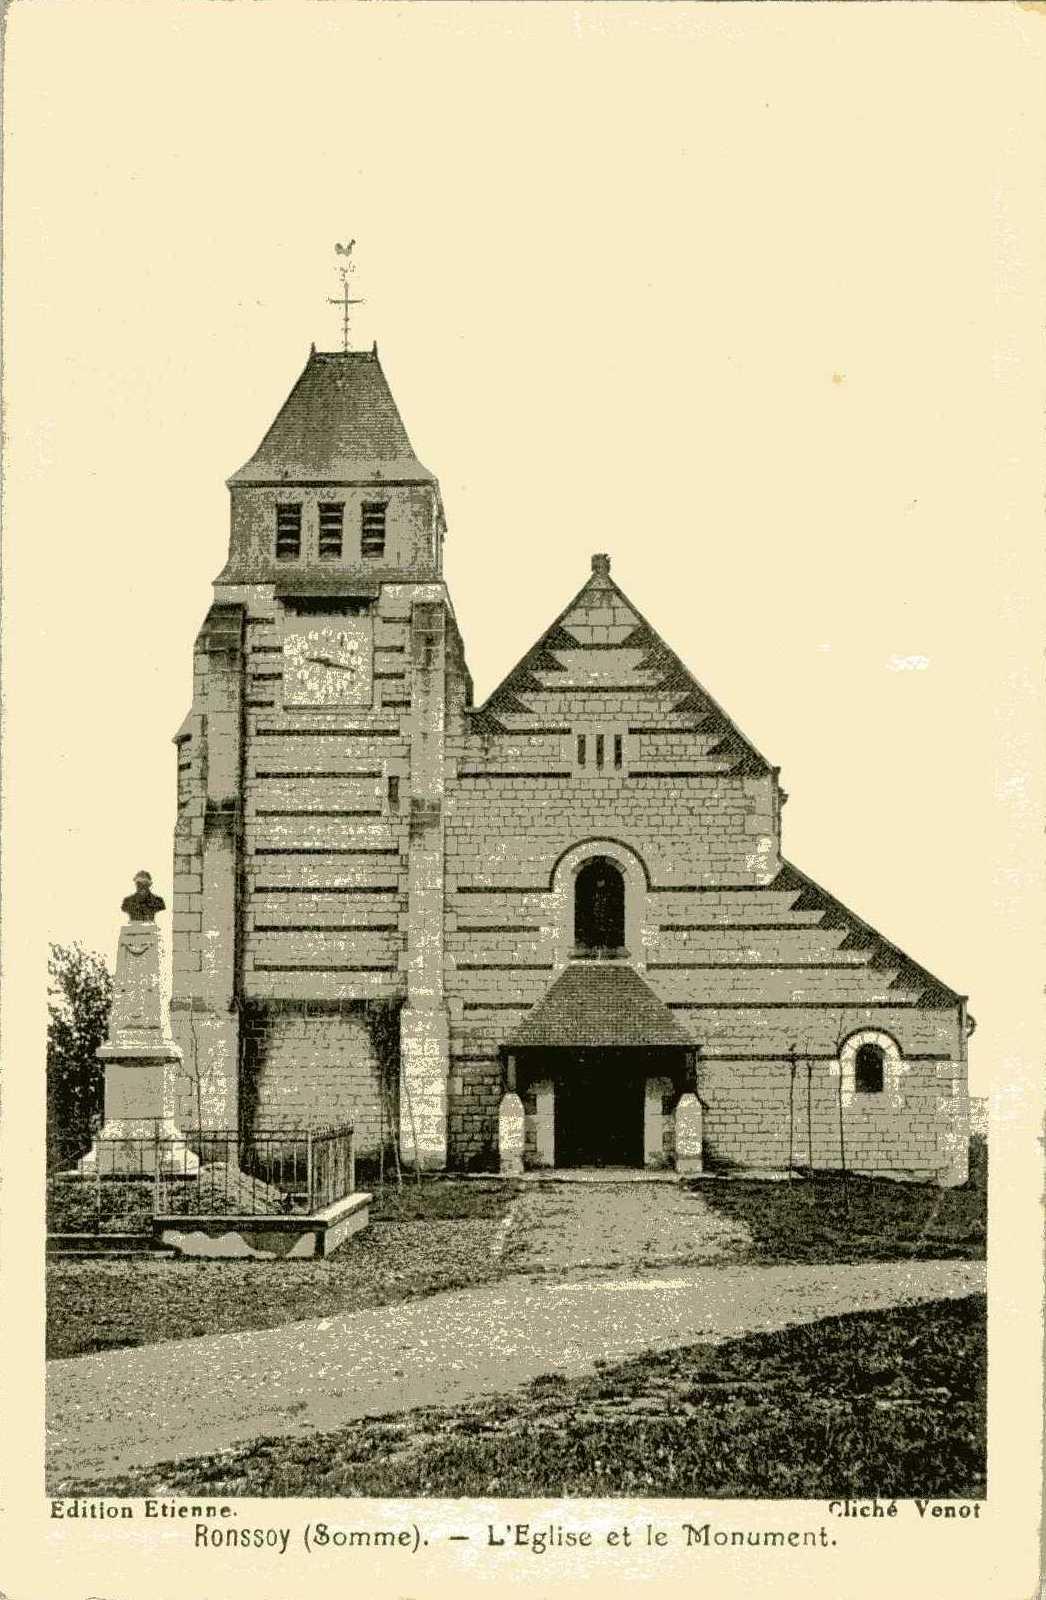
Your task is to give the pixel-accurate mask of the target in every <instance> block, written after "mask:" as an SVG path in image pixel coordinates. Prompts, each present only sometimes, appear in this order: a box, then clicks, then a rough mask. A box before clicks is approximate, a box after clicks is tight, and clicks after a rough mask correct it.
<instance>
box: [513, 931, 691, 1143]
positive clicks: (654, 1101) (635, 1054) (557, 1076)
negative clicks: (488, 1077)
mask: <svg viewBox="0 0 1046 1600" xmlns="http://www.w3.org/2000/svg"><path fill="white" fill-rule="evenodd" d="M502 1054H503V1073H504V1085H505V1094H504V1097H503V1100H502V1106H501V1115H500V1117H499V1148H500V1154H501V1163H502V1170H503V1171H520V1170H522V1169H523V1168H530V1169H539V1170H540V1169H544V1170H547V1169H549V1168H558V1169H562V1168H570V1169H579V1168H580V1169H586V1168H590V1169H595V1170H608V1169H633V1170H635V1169H640V1170H646V1169H649V1170H657V1169H663V1168H668V1167H671V1166H673V1165H678V1166H680V1168H681V1169H684V1170H688V1171H693V1170H695V1165H694V1160H693V1157H694V1135H695V1126H696V1138H697V1147H696V1156H697V1165H698V1166H699V1164H700V1115H701V1113H700V1105H699V1102H698V1101H697V1100H696V1098H695V1096H694V1094H693V1092H692V1091H693V1088H694V1056H695V1046H694V1044H693V1041H692V1040H691V1039H690V1038H689V1037H688V1036H687V1034H686V1033H685V1032H684V1031H683V1029H682V1028H681V1027H680V1025H679V1024H678V1022H677V1021H676V1020H675V1018H674V1017H673V1015H672V1013H671V1012H670V1011H669V1010H668V1009H667V1007H666V1006H665V1005H664V1004H663V1003H662V1001H661V1000H659V999H658V997H657V996H656V995H655V994H654V992H653V990H652V989H651V988H650V987H649V985H648V984H646V983H645V982H644V981H643V979H642V978H641V977H640V976H639V974H638V973H637V972H636V970H635V969H634V967H632V966H631V965H630V964H629V963H627V962H625V961H620V960H612V961H583V960H577V961H573V962H571V964H570V965H569V966H568V967H567V968H566V969H565V970H564V971H563V972H562V973H561V974H560V976H559V977H558V978H557V979H556V980H555V982H554V983H553V984H552V985H551V987H550V988H549V990H548V992H547V993H546V994H545V996H544V998H543V999H542V1000H541V1001H539V1002H538V1004H537V1005H536V1006H535V1007H534V1008H533V1010H532V1011H531V1012H530V1013H529V1014H528V1015H527V1016H526V1017H525V1018H524V1020H523V1022H522V1023H521V1024H520V1026H519V1028H517V1030H516V1032H515V1033H514V1034H513V1035H512V1037H511V1038H510V1039H509V1040H508V1041H507V1042H506V1044H505V1046H504V1049H503V1052H502ZM677 1108H681V1109H682V1122H681V1127H680V1130H679V1132H680V1134H681V1146H680V1142H679V1140H678V1139H677V1126H676V1124H677V1120H679V1119H678V1118H677ZM679 1156H681V1157H682V1158H683V1159H682V1160H677V1157H679Z"/></svg>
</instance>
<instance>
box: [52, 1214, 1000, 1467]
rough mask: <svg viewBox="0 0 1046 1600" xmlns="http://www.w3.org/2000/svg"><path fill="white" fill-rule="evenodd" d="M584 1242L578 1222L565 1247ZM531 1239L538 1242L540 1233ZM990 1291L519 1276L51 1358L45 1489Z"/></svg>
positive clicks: (803, 1274) (767, 1274) (981, 1280)
mask: <svg viewBox="0 0 1046 1600" xmlns="http://www.w3.org/2000/svg"><path fill="white" fill-rule="evenodd" d="M525 1226H526V1225H525V1220H524V1221H523V1222H521V1227H522V1228H524V1234H523V1237H524V1242H525V1240H526V1237H527V1236H526V1232H525ZM572 1236H573V1224H569V1223H567V1222H564V1224H563V1236H562V1240H561V1247H562V1249H563V1250H564V1251H567V1250H568V1248H569V1240H570V1238H571V1237H572ZM551 1237H552V1236H551V1235H549V1238H551ZM531 1240H532V1243H533V1244H534V1247H535V1248H537V1241H538V1233H537V1232H535V1233H534V1234H532V1236H531ZM610 1243H611V1244H612V1243H613V1241H612V1240H611V1241H610ZM556 1248H557V1249H558V1248H560V1246H557V1247H556ZM550 1249H551V1245H550ZM984 1285H985V1267H984V1264H983V1263H982V1262H964V1261H927V1262H916V1263H907V1262H904V1263H901V1262H884V1263H867V1264H861V1265H852V1266H829V1267H823V1266H816V1267H810V1266H768V1267H761V1266H753V1265H750V1264H749V1265H720V1266H714V1265H713V1266H686V1267H678V1268H675V1269H672V1268H668V1269H665V1268H661V1269H655V1270H652V1271H648V1272H647V1273H646V1274H645V1275H643V1276H638V1277H637V1276H633V1275H624V1274H622V1273H620V1272H619V1273H618V1274H617V1275H615V1276H613V1277H608V1276H607V1275H606V1274H605V1273H602V1274H601V1273H592V1274H586V1275H584V1276H581V1277H575V1278H573V1279H567V1280H566V1281H562V1282H560V1281H555V1280H552V1281H550V1280H548V1279H545V1280H542V1279H541V1278H540V1277H529V1278H528V1277H522V1276H520V1277H515V1278H509V1279H507V1280H505V1281H503V1282H500V1283H490V1284H484V1285H480V1286H477V1287H475V1288H471V1289H463V1290H457V1291H453V1292H450V1293H446V1294H438V1295H433V1296H430V1297H429V1298H427V1299H423V1300H415V1301H409V1302H405V1303H401V1304H398V1305H395V1306H390V1307H384V1308H381V1309H376V1310H368V1311H358V1312H353V1313H345V1314H342V1315H338V1316H334V1317H330V1318H321V1319H313V1320H311V1321H308V1322H298V1323H292V1324H290V1325H288V1326H285V1327H281V1328H270V1329H265V1330H263V1331H260V1332H252V1333H238V1334H222V1335H217V1336H213V1337H206V1338H199V1339H185V1340H181V1341H178V1342H168V1343H166V1344H161V1345H151V1346H146V1347H143V1348H139V1349H128V1350H118V1351H112V1352H107V1353H105V1354H102V1355H93V1356H79V1357H76V1358H74V1359H72V1360H67V1361H53V1362H51V1363H50V1364H49V1368H48V1394H47V1409H48V1467H47V1482H48V1489H49V1491H50V1492H51V1493H61V1492H63V1488H66V1487H69V1486H72V1485H75V1486H76V1487H77V1488H80V1487H83V1486H84V1485H85V1484H87V1483H89V1482H90V1480H91V1479H92V1478H111V1477H113V1476H114V1475H116V1474H118V1473H120V1472H122V1471H124V1470H126V1469H129V1468H132V1467H142V1466H148V1465H150V1464H153V1463H155V1462H158V1461H163V1460H169V1459H172V1458H174V1457H178V1456H189V1457H191V1456H196V1455H200V1454H203V1453H205V1452H210V1451H215V1450H221V1449H224V1448H226V1447H228V1446H230V1445H233V1444H241V1443H245V1442H247V1441H249V1440H252V1439H256V1438H258V1437H260V1436H264V1435H267V1434H302V1433H309V1432H313V1431H318V1430H323V1431H326V1430H329V1429H334V1428H337V1427H340V1426H342V1425H344V1424H346V1423H349V1422H351V1421H352V1420H353V1419H355V1418H358V1417H361V1416H376V1415H383V1414H387V1413H389V1412H394V1411H403V1410H407V1409H409V1408H411V1407H414V1406H420V1405H427V1404H434V1403H442V1404H450V1403H455V1402H457V1401H460V1400H465V1399H468V1398H469V1397H471V1396H475V1395H480V1394H491V1393H498V1392H502V1393H503V1392H505V1391H507V1390H510V1389H512V1388H514V1387H515V1386H516V1385H518V1384H520V1383H523V1382H525V1381H526V1380H528V1379H531V1378H535V1377H538V1376H539V1375H540V1374H542V1373H548V1372H562V1373H567V1374H571V1373H583V1372H586V1371H589V1370H591V1368H592V1367H593V1365H594V1364H595V1362H596V1361H606V1362H614V1361H620V1360H623V1359H625V1358H626V1357H628V1356H631V1355H635V1354H637V1353H639V1352H641V1351H643V1350H649V1349H655V1350H660V1349H671V1348H673V1347H677V1346H679V1345H685V1344H690V1343H697V1342H699V1341H708V1342H717V1341H721V1340H723V1339H729V1338H734V1337H737V1336H739V1335H741V1334H743V1333H749V1332H754V1331H759V1330H768V1329H773V1328H780V1327H785V1326H788V1325H789V1324H792V1323H798V1322H812V1321H816V1320H817V1319H818V1318H821V1317H826V1316H831V1315H834V1314H837V1313H839V1312H844V1311H859V1310H874V1309H880V1308H883V1307H886V1306H892V1305H898V1304H901V1303H904V1302H913V1301H919V1300H931V1299H941V1298H950V1297H953V1296H961V1295H966V1294H970V1293H974V1292H977V1291H980V1290H983V1288H984Z"/></svg>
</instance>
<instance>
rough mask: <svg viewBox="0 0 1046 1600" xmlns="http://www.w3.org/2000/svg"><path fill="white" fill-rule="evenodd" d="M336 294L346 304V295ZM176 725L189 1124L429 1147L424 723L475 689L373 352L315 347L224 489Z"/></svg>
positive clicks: (444, 1035)
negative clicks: (223, 517)
mask: <svg viewBox="0 0 1046 1600" xmlns="http://www.w3.org/2000/svg"><path fill="white" fill-rule="evenodd" d="M347 303H351V302H347ZM228 486H229V491H230V496H231V531H230V539H229V552H228V559H227V561H226V563H225V565H224V567H223V568H222V571H221V572H220V573H219V575H218V577H217V579H216V580H215V584H214V601H213V604H212V605H211V608H210V610H209V612H208V614H207V617H206V619H205V621H204V624H203V627H202V628H201V630H200V633H199V636H198V638H197V642H196V653H195V672H194V693H193V705H192V709H191V711H190V713H189V715H188V716H187V718H186V720H185V722H184V724H183V726H182V728H181V729H180V730H179V733H178V735H177V737H176V741H175V742H176V744H177V747H178V820H177V825H176V830H175V905H174V1002H173V1007H172V1015H173V1019H174V1026H175V1031H176V1036H177V1038H178V1041H179V1043H180V1044H181V1046H182V1048H183V1051H184V1054H185V1060H186V1079H185V1085H184V1093H183V1094H182V1096H181V1098H180V1102H179V1114H180V1117H181V1119H182V1120H183V1122H184V1123H185V1124H188V1125H193V1124H195V1123H202V1124H203V1125H205V1126H211V1127H236V1126H238V1127H239V1128H240V1130H241V1134H243V1135H245V1136H249V1134H250V1131H251V1129H252V1128H262V1127H270V1128H271V1127H277V1126H278V1127H282V1128H285V1129H290V1128H300V1129H305V1128H309V1127H313V1128H314V1127H318V1126H321V1125H325V1124H332V1123H338V1124H342V1123H347V1122H351V1123H352V1124H353V1126H354V1127H355V1129H356V1143H357V1150H358V1152H359V1153H360V1154H361V1155H366V1154H367V1153H368V1152H370V1151H373V1150H376V1148H377V1147H378V1145H379V1144H380V1143H383V1142H385V1141H386V1140H388V1139H389V1138H391V1136H392V1135H393V1133H394V1132H396V1133H398V1137H399V1141H400V1148H401V1151H402V1154H403V1156H404V1158H405V1159H406V1160H407V1161H408V1162H417V1163H418V1164H420V1165H421V1166H424V1167H428V1168H438V1167H442V1166H444V1165H445V1163H446V1155H447V1069H448V1055H449V1046H448V1024H447V1014H446V1008H445V1002H444V994H443V922H444V917H443V901H444V882H443V877H444V804H443V800H444V740H445V736H446V734H447V732H448V730H454V729H456V728H460V727H461V726H462V724H463V721H464V716H465V708H466V707H467V706H468V705H469V704H470V703H471V696H472V691H471V682H470V679H469V675H468V671H467V668H466V666H465V662H464V656H463V651H462V646H461V640H460V635H459V633H458V629H457V625H456V623H455V620H454V614H453V609H452V607H451V604H450V599H449V596H448V594H447V590H446V587H445V585H444V582H443V577H442V553H443V538H444V531H445V523H444V514H443V506H442V502H441V498H440V491H439V485H438V483H437V481H436V479H435V478H434V477H433V475H432V473H431V472H429V471H428V469H427V468H426V467H424V466H423V465H422V463H421V462H420V461H419V460H418V458H417V456H416V455H415V453H414V450H413V447H412V445H411V443H410V440H409V438H408V436H407V433H406V430H405V428H404V425H403V422H402V419H401V417H400V414H399V411H398V409H397V407H396V403H395V401H394V399H393V397H392V393H391V391H390V389H389V385H388V382H387V379H386V376H385V373H384V371H383V369H382V366H381V363H380V361H379V359H378V353H377V348H376V347H375V348H374V349H372V350H368V351H360V350H350V349H347V348H346V349H344V350H342V351H337V352H329V351H317V350H316V349H315V347H313V349H312V350H311V351H310V353H309V356H308V359H307V361H306V363H305V366H304V368H303V370H302V372H301V374H300V376H299V377H298V379H297V382H296V383H295V384H294V386H293V388H292V389H291V391H290V394H289V395H288V397H287V399H286V401H285V402H284V404H283V406H282V408H281V409H280V411H279V412H278V414H277V416H276V418H275V420H274V422H273V423H272V426H271V427H270V428H269V430H268V432H267V433H266V435H265V437H264V438H263V440H262V441H261V443H260V445H259V446H258V448H257V450H256V451H255V452H254V454H253V455H252V457H251V458H250V460H249V461H248V462H246V464H245V465H244V466H242V467H240V469H239V470H238V471H237V472H235V473H234V474H233V475H232V477H231V478H230V479H229V480H228Z"/></svg>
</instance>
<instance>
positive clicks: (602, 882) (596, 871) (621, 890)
mask: <svg viewBox="0 0 1046 1600" xmlns="http://www.w3.org/2000/svg"><path fill="white" fill-rule="evenodd" d="M574 945H575V954H576V955H579V956H586V955H588V956H597V955H608V954H610V953H612V952H614V953H616V952H618V951H621V950H623V949H624V946H625V880H624V876H623V874H622V872H621V869H620V867H617V866H615V864H614V862H613V861H610V860H609V859H608V858H607V857H606V856H593V858H592V860H591V861H586V862H585V865H584V866H583V867H582V868H581V869H580V870H579V872H578V875H577V877H576V878H575V879H574Z"/></svg>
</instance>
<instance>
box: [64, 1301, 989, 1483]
mask: <svg viewBox="0 0 1046 1600" xmlns="http://www.w3.org/2000/svg"><path fill="white" fill-rule="evenodd" d="M985 1370H986V1363H985V1301H984V1297H983V1296H981V1295H977V1296H970V1297H969V1298H966V1299H963V1300H947V1301H939V1302H934V1303H930V1304H923V1305H918V1306H905V1307H900V1308H897V1309H895V1310H891V1311H885V1312H858V1313H853V1314H850V1315H847V1316H840V1317H831V1318H827V1319H825V1320H824V1321H821V1322H816V1323H811V1324H809V1325H807V1326H803V1327H795V1328H787V1329H784V1330H782V1331H779V1332H776V1333H767V1334H753V1335H750V1336H748V1337H746V1338H742V1339H735V1340H732V1341H730V1342H729V1343H726V1344H720V1345H693V1346H690V1347H689V1348H686V1349H681V1350H674V1351H669V1352H666V1353H662V1354H658V1355H655V1354H649V1355H646V1356H640V1357H638V1358H635V1359H633V1360H631V1361H627V1362H625V1363H623V1364H621V1365H620V1366H615V1367H604V1368H603V1369H601V1370H600V1371H599V1372H598V1373H597V1374H596V1375H595V1376H594V1377H590V1378H570V1379H567V1378H561V1377H548V1378H541V1379H537V1380H536V1381H535V1382H533V1383H531V1384H529V1385H528V1386H527V1387H526V1388H525V1389H522V1390H519V1391H517V1392H516V1393H514V1394H512V1395H506V1396H499V1397H497V1398H494V1399H485V1400H481V1401H476V1402H473V1403H471V1404H468V1405H461V1406H454V1407H449V1408H444V1407H430V1408H426V1409H423V1410H420V1411H414V1412H408V1413H404V1414H401V1415H396V1416H394V1417H387V1418H378V1419H374V1420H366V1421H362V1422H356V1423H353V1425H352V1426H351V1427H350V1428H345V1429H342V1430H339V1431H338V1432H336V1433H330V1434H325V1435H313V1436H311V1437H308V1438H278V1439H267V1440H261V1441H257V1442H255V1443H254V1444H252V1445H250V1446H247V1447H243V1448H241V1449H236V1450H229V1451H223V1452H222V1453H220V1454H218V1455H215V1456H211V1457H206V1458H200V1459H195V1460H190V1461H183V1462H180V1463H177V1464H167V1465H160V1466H157V1467H151V1468H148V1469H144V1470H142V1471H140V1472H135V1473H132V1474H130V1475H127V1476H124V1477H121V1478H117V1479H113V1480H111V1481H108V1482H105V1483H102V1484H98V1483H92V1484H90V1485H89V1486H88V1485H85V1486H81V1488H80V1489H79V1490H78V1491H74V1490H69V1491H67V1492H81V1493H83V1492H90V1493H92V1494H97V1493H108V1494H111V1495H147V1494H164V1493H172V1494H190V1493H191V1494H209V1495H215V1496H226V1495H229V1496H231V1495H278V1496H296V1495H323V1496H340V1495H360V1496H373V1497H378V1498H391V1497H397V1496H412V1495H429V1494H430V1495H440V1496H454V1497H476V1496H489V1495H497V1496H556V1497H559V1496H608V1495H636V1496H658V1495H664V1496H685V1497H695V1498H701V1499H706V1498H751V1497H761V1498H772V1499H773V1498H777V1499H781V1498H813V1499H826V1498H830V1497H834V1496H841V1495H851V1496H857V1497H863V1496H871V1495H878V1496H879V1497H880V1498H882V1497H894V1496H897V1497H901V1496H904V1497H911V1496H915V1495H920V1496H927V1497H929V1496H933V1497H962V1498H971V1499H972V1498H980V1497H983V1495H984V1493H985V1486H986V1469H985Z"/></svg>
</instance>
